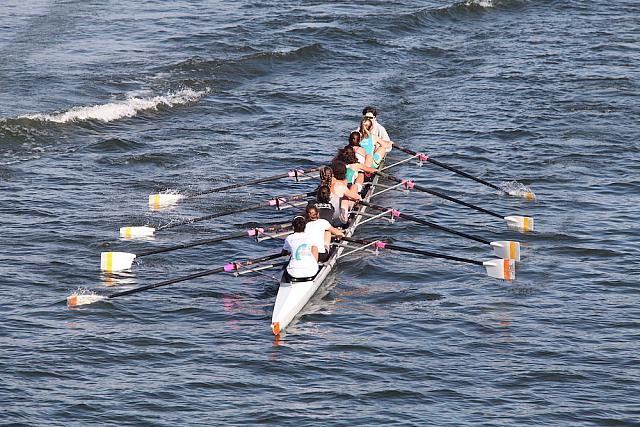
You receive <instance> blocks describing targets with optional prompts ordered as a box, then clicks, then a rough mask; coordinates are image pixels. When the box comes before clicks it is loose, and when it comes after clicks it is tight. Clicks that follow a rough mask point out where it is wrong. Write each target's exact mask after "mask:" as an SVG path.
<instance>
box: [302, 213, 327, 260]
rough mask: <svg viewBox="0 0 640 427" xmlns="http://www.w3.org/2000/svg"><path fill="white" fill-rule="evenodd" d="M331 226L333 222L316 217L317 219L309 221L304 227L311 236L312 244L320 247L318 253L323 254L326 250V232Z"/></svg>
mask: <svg viewBox="0 0 640 427" xmlns="http://www.w3.org/2000/svg"><path fill="white" fill-rule="evenodd" d="M329 228H331V224H329V221H327V220H326V219H322V218H320V219H316V220H315V221H309V222H307V225H306V226H305V227H304V232H305V233H306V234H308V235H309V236H311V244H312V245H313V246H315V247H317V248H318V253H319V254H323V253H325V252H326V250H325V247H324V232H325V231H327V230H328V229H329Z"/></svg>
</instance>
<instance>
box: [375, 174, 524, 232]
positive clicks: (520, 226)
mask: <svg viewBox="0 0 640 427" xmlns="http://www.w3.org/2000/svg"><path fill="white" fill-rule="evenodd" d="M378 175H380V176H382V177H383V178H386V179H389V180H391V181H395V182H399V183H402V184H404V185H405V187H406V188H408V189H415V190H418V191H422V192H425V193H429V194H432V195H434V196H436V197H440V198H442V199H445V200H449V201H450V202H453V203H457V204H459V205H462V206H466V207H468V208H471V209H474V210H476V211H478V212H482V213H485V214H487V215H491V216H493V217H496V218H500V219H504V220H505V221H506V222H507V227H509V228H511V229H513V230H518V231H522V232H526V231H533V218H532V217H528V216H519V215H510V216H503V215H500V214H498V213H496V212H493V211H490V210H489V209H485V208H481V207H480V206H476V205H472V204H471V203H467V202H465V201H462V200H460V199H456V198H455V197H451V196H448V195H446V194H444V193H441V192H439V191H436V190H431V189H429V188H426V187H423V186H422V185H418V184H416V183H414V182H413V181H411V180H405V179H400V178H397V177H395V176H392V175H389V174H386V173H383V172H378Z"/></svg>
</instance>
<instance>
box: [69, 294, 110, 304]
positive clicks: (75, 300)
mask: <svg viewBox="0 0 640 427" xmlns="http://www.w3.org/2000/svg"><path fill="white" fill-rule="evenodd" d="M106 299H107V297H105V296H104V295H96V294H86V295H80V294H71V295H69V296H68V297H67V306H68V307H78V306H79V305H88V304H93V303H94V302H98V301H104V300H106Z"/></svg>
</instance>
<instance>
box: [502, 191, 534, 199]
mask: <svg viewBox="0 0 640 427" xmlns="http://www.w3.org/2000/svg"><path fill="white" fill-rule="evenodd" d="M507 194H508V195H510V196H511V197H520V198H521V199H525V200H529V201H534V200H535V199H536V195H535V194H534V192H533V191H526V190H511V191H507Z"/></svg>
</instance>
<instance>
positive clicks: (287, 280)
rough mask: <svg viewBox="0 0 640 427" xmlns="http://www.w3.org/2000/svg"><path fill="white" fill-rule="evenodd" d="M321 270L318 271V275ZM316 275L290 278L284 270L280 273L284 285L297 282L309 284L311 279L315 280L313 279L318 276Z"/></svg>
mask: <svg viewBox="0 0 640 427" xmlns="http://www.w3.org/2000/svg"><path fill="white" fill-rule="evenodd" d="M321 269H322V268H320V269H318V273H319V272H320V270H321ZM318 273H316V274H314V275H313V276H310V277H292V276H291V275H290V274H289V273H288V272H287V270H286V269H285V270H284V271H283V272H282V281H283V282H285V283H298V282H309V281H312V280H313V279H315V277H316V276H317V275H318Z"/></svg>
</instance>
